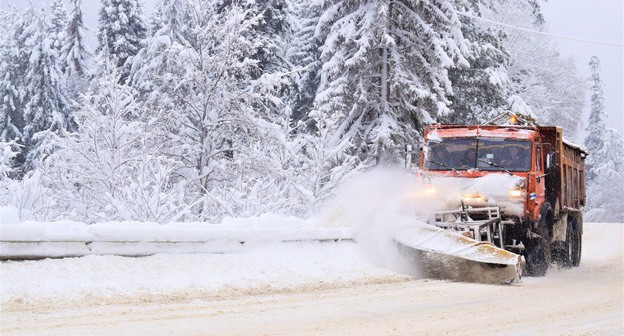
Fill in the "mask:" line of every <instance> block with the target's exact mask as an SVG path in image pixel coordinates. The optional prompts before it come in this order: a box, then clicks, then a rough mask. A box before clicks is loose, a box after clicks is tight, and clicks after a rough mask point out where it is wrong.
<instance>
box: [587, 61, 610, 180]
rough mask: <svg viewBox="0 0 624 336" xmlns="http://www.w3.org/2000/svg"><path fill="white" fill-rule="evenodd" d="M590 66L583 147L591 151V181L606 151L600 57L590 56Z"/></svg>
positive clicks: (589, 173)
mask: <svg viewBox="0 0 624 336" xmlns="http://www.w3.org/2000/svg"><path fill="white" fill-rule="evenodd" d="M589 66H590V67H591V77H590V82H591V88H590V89H591V98H590V101H591V106H590V114H589V123H588V125H587V128H586V129H585V131H586V133H587V137H586V138H585V147H586V148H587V150H588V151H589V152H590V153H591V156H590V157H589V158H588V159H587V181H588V182H591V181H592V180H593V179H594V178H595V177H596V176H597V173H596V170H597V169H598V167H600V166H601V165H602V164H603V160H604V159H605V155H606V153H604V150H605V141H604V137H605V132H606V130H607V125H606V121H605V119H606V117H607V116H606V112H605V104H604V93H603V91H602V85H603V84H602V80H601V79H600V71H601V67H600V58H598V56H595V55H594V56H592V57H591V59H590V61H589Z"/></svg>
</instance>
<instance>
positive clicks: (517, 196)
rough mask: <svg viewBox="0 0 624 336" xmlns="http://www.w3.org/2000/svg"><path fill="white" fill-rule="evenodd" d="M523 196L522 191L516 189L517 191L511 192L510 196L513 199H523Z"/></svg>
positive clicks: (512, 190)
mask: <svg viewBox="0 0 624 336" xmlns="http://www.w3.org/2000/svg"><path fill="white" fill-rule="evenodd" d="M522 194H523V192H522V189H518V188H516V189H511V190H509V196H511V197H512V198H520V197H522Z"/></svg>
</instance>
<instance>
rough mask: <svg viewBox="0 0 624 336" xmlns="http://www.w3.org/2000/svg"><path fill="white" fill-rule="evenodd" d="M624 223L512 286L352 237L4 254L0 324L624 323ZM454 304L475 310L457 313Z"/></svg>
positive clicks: (422, 326)
mask: <svg viewBox="0 0 624 336" xmlns="http://www.w3.org/2000/svg"><path fill="white" fill-rule="evenodd" d="M623 229H624V224H622V223H618V224H604V223H587V224H586V227H585V234H584V254H583V261H582V264H581V266H580V267H578V268H574V269H570V270H563V269H562V270H559V269H557V268H556V267H554V266H553V267H551V270H550V271H549V274H548V275H547V276H546V277H544V278H524V279H523V283H521V284H519V285H514V286H495V285H481V284H470V283H452V282H447V281H437V280H436V281H430V280H414V278H412V277H410V276H407V275H405V274H402V273H400V272H397V271H394V270H391V269H388V268H384V267H379V266H375V265H374V264H373V263H371V260H372V259H369V258H368V257H366V256H368V255H369V253H364V252H367V251H366V249H364V250H363V249H362V246H358V245H357V244H355V243H353V242H348V241H342V242H326V243H310V242H294V243H279V242H266V241H265V242H258V243H257V244H252V245H250V246H245V248H243V249H241V250H239V251H236V252H233V253H227V254H169V255H154V256H149V257H141V258H129V257H119V256H86V257H80V258H66V259H45V260H38V261H5V262H2V263H0V274H1V282H0V285H1V286H0V296H1V299H0V305H1V307H2V321H1V323H0V329H1V330H2V334H3V335H10V334H15V335H22V334H24V335H26V334H41V333H42V332H43V333H46V334H50V335H78V334H92V335H110V334H116V335H133V334H140V333H143V334H145V333H149V334H153V335H164V334H171V333H172V332H173V333H174V334H176V333H179V334H189V335H194V334H205V332H206V330H209V331H210V332H209V333H212V332H214V334H219V335H225V334H231V335H236V334H257V333H258V332H260V331H262V332H264V333H269V334H275V335H288V334H311V335H315V334H325V335H331V334H347V333H352V334H363V335H366V334H368V335H375V334H377V335H379V334H388V333H393V334H397V335H398V334H403V335H413V334H415V333H419V334H427V333H430V334H436V333H439V332H443V333H446V332H448V333H450V334H458V335H461V334H465V335H468V334H473V333H474V332H477V331H478V332H479V333H481V334H500V333H501V332H502V333H506V334H517V335H522V334H527V333H529V334H539V333H543V334H553V335H602V334H621V332H622V331H624V324H623V323H624V320H623V319H622V316H624V315H623V313H624V298H623V297H622V292H623V287H624V266H623V261H624V260H623V245H622V240H623V237H624V230H623ZM368 252H370V251H368ZM459 308H461V309H464V310H466V311H471V312H472V313H470V314H463V313H462V314H457V313H458V312H457V309H459ZM520 311H522V313H521V314H520V313H519V312H520ZM449 314H451V315H449ZM449 316H454V317H453V318H451V319H446V318H445V317H449ZM494 316H497V317H496V318H494ZM241 321H247V322H249V323H247V322H245V323H241ZM471 323H473V324H474V325H473V324H471ZM484 325H487V328H485V329H484V328H483V327H482V326H484Z"/></svg>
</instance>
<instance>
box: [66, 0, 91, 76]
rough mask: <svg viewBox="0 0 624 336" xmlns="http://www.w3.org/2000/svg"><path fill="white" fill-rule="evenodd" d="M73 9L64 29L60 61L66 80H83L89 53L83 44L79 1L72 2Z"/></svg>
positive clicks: (83, 28) (83, 35)
mask: <svg viewBox="0 0 624 336" xmlns="http://www.w3.org/2000/svg"><path fill="white" fill-rule="evenodd" d="M73 5H74V7H73V9H72V11H71V13H70V17H69V21H68V23H67V25H66V27H65V41H64V43H63V48H62V54H61V61H62V70H63V72H64V73H65V76H66V77H68V78H84V77H85V76H86V73H87V69H86V67H87V64H86V62H87V59H88V58H89V51H88V49H87V46H86V44H85V26H84V22H83V19H82V9H81V8H80V6H81V0H73Z"/></svg>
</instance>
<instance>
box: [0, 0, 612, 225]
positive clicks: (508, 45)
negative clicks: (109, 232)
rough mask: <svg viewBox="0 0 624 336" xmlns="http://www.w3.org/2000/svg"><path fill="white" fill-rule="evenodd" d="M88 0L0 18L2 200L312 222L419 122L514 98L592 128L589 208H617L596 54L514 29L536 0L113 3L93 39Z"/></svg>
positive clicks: (101, 213)
mask: <svg viewBox="0 0 624 336" xmlns="http://www.w3.org/2000/svg"><path fill="white" fill-rule="evenodd" d="M84 5H85V4H84V3H81V1H80V0H73V1H72V3H71V6H69V8H66V7H65V2H64V1H62V0H55V1H52V2H51V3H50V4H48V5H45V6H33V5H29V6H28V7H27V8H25V9H16V8H9V9H7V10H4V9H3V10H2V12H0V22H1V25H0V98H1V99H0V102H1V105H0V174H1V176H2V177H1V180H0V196H1V198H0V202H1V203H3V204H7V205H12V206H15V207H17V208H18V209H19V213H20V218H21V219H22V220H46V221H47V220H56V219H73V220H78V221H84V222H87V223H93V222H101V221H123V220H136V221H155V222H160V223H166V222H173V221H207V222H218V221H219V220H220V219H221V218H223V217H224V216H233V217H243V216H256V215H259V214H263V213H282V214H291V215H298V216H309V215H311V214H313V213H314V212H316V211H318V209H319V208H320V207H321V206H322V205H323V204H324V203H325V202H327V201H328V200H329V199H331V197H332V196H334V194H335V193H336V191H337V189H338V187H339V186H341V185H342V184H344V182H345V181H347V180H348V179H350V178H351V177H353V176H356V175H357V174H359V173H361V172H363V171H366V170H368V169H370V168H372V167H375V166H379V165H397V164H401V163H402V160H403V158H404V157H405V153H404V150H405V145H406V144H413V145H416V146H415V147H417V145H418V144H419V143H420V142H421V141H422V131H423V129H424V127H425V126H426V125H428V124H432V123H437V122H442V123H483V122H485V121H486V120H488V119H490V118H491V117H493V116H495V115H498V114H499V113H500V112H502V111H512V112H515V113H521V114H523V115H526V116H529V117H531V118H533V119H535V120H536V121H537V122H538V123H540V124H549V125H558V126H561V127H562V128H563V129H564V133H565V134H566V137H567V138H569V139H579V138H580V135H581V134H583V131H585V134H586V136H585V137H584V139H582V141H583V143H584V145H585V146H586V147H587V148H588V150H589V151H590V152H591V155H590V156H589V157H588V160H587V164H588V179H587V184H588V188H589V190H588V203H587V208H586V210H587V211H586V218H587V219H588V220H596V221H619V222H622V221H624V205H623V203H622V202H621V200H622V197H623V196H624V195H623V191H622V189H623V188H622V181H623V178H624V173H623V171H624V169H623V168H624V162H623V161H624V159H623V158H624V149H623V147H624V146H623V141H622V137H621V135H620V134H619V133H618V132H617V131H615V130H613V129H611V128H609V127H607V119H606V110H605V109H606V108H605V104H604V93H603V82H602V80H601V78H600V74H601V66H600V59H599V58H598V57H592V59H591V61H589V60H588V66H589V67H590V68H591V74H592V75H591V78H590V79H587V78H582V77H580V76H579V75H578V72H577V70H576V68H575V64H574V63H575V62H574V60H572V59H570V58H565V57H562V56H561V53H560V51H559V48H558V46H557V44H556V42H555V41H554V39H553V38H552V37H549V36H548V35H544V34H531V33H527V32H526V31H522V30H518V29H508V28H506V27H505V25H506V26H515V27H525V28H530V29H531V30H535V31H542V32H544V31H545V26H546V22H545V20H544V17H543V15H542V12H541V8H540V4H539V1H537V0H503V1H493V0H430V1H418V0H412V1H387V0H369V1H366V0H360V1H353V0H351V1H332V0H315V1H303V0H256V1H227V0H203V1H200V0H161V1H159V2H158V3H157V5H156V7H155V10H154V11H153V12H152V13H151V15H149V16H146V15H144V13H143V3H142V2H141V1H138V0H102V1H101V8H100V11H99V19H98V26H97V33H96V35H97V47H96V48H95V49H94V50H91V49H90V48H89V47H88V46H87V44H86V42H85V25H84V19H83V12H82V7H81V6H84ZM501 23H502V24H504V25H501ZM587 92H589V94H590V96H591V99H590V101H589V102H586V101H585V100H586V99H585V97H586V93H587ZM587 104H589V106H590V111H591V115H590V118H589V121H588V122H587V123H586V125H587V127H586V129H585V130H584V129H583V122H582V119H583V110H584V108H585V105H587Z"/></svg>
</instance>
